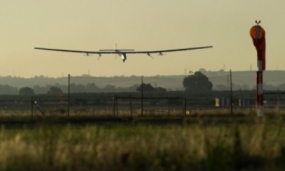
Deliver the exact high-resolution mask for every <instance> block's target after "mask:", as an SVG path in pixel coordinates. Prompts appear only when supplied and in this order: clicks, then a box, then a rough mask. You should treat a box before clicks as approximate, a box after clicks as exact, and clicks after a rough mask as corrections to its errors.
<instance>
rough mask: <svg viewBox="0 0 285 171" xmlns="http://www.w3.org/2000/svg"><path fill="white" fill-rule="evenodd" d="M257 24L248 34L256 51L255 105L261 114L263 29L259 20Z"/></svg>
mask: <svg viewBox="0 0 285 171" xmlns="http://www.w3.org/2000/svg"><path fill="white" fill-rule="evenodd" d="M255 23H256V24H257V25H255V26H253V27H251V29H250V36H251V38H252V41H253V45H254V46H255V49H256V52H257V68H258V71H257V72H256V105H257V116H258V117H262V116H263V71H264V70H265V68H266V67H265V66H266V61H265V49H266V47H265V31H264V29H263V28H262V27H261V26H260V25H259V24H260V21H255Z"/></svg>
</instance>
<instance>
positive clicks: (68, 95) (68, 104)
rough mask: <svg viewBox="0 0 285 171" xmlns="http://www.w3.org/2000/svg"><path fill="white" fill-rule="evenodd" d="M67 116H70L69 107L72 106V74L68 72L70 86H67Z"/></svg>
mask: <svg viewBox="0 0 285 171" xmlns="http://www.w3.org/2000/svg"><path fill="white" fill-rule="evenodd" d="M67 98H68V99H67V101H68V102H67V116H68V117H69V108H70V74H68V86H67Z"/></svg>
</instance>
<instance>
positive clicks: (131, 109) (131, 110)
mask: <svg viewBox="0 0 285 171" xmlns="http://www.w3.org/2000/svg"><path fill="white" fill-rule="evenodd" d="M130 113H131V117H132V116H133V106H132V95H130Z"/></svg>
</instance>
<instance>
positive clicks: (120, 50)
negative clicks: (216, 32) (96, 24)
mask: <svg viewBox="0 0 285 171" xmlns="http://www.w3.org/2000/svg"><path fill="white" fill-rule="evenodd" d="M212 47H213V46H201V47H190V48H183V49H165V50H151V51H134V50H127V49H125V50H124V49H110V50H101V51H83V50H68V49H50V48H41V47H35V49H38V50H49V51H58V52H71V53H85V54H87V55H88V54H99V55H101V54H148V55H150V54H153V53H157V54H162V53H165V52H178V51H187V50H196V49H206V48H212Z"/></svg>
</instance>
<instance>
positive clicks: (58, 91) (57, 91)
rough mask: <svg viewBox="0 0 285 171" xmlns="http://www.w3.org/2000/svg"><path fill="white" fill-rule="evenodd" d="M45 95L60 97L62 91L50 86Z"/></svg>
mask: <svg viewBox="0 0 285 171" xmlns="http://www.w3.org/2000/svg"><path fill="white" fill-rule="evenodd" d="M47 94H49V95H60V94H62V91H61V89H60V88H58V87H56V86H51V87H50V89H49V90H48V92H47Z"/></svg>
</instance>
